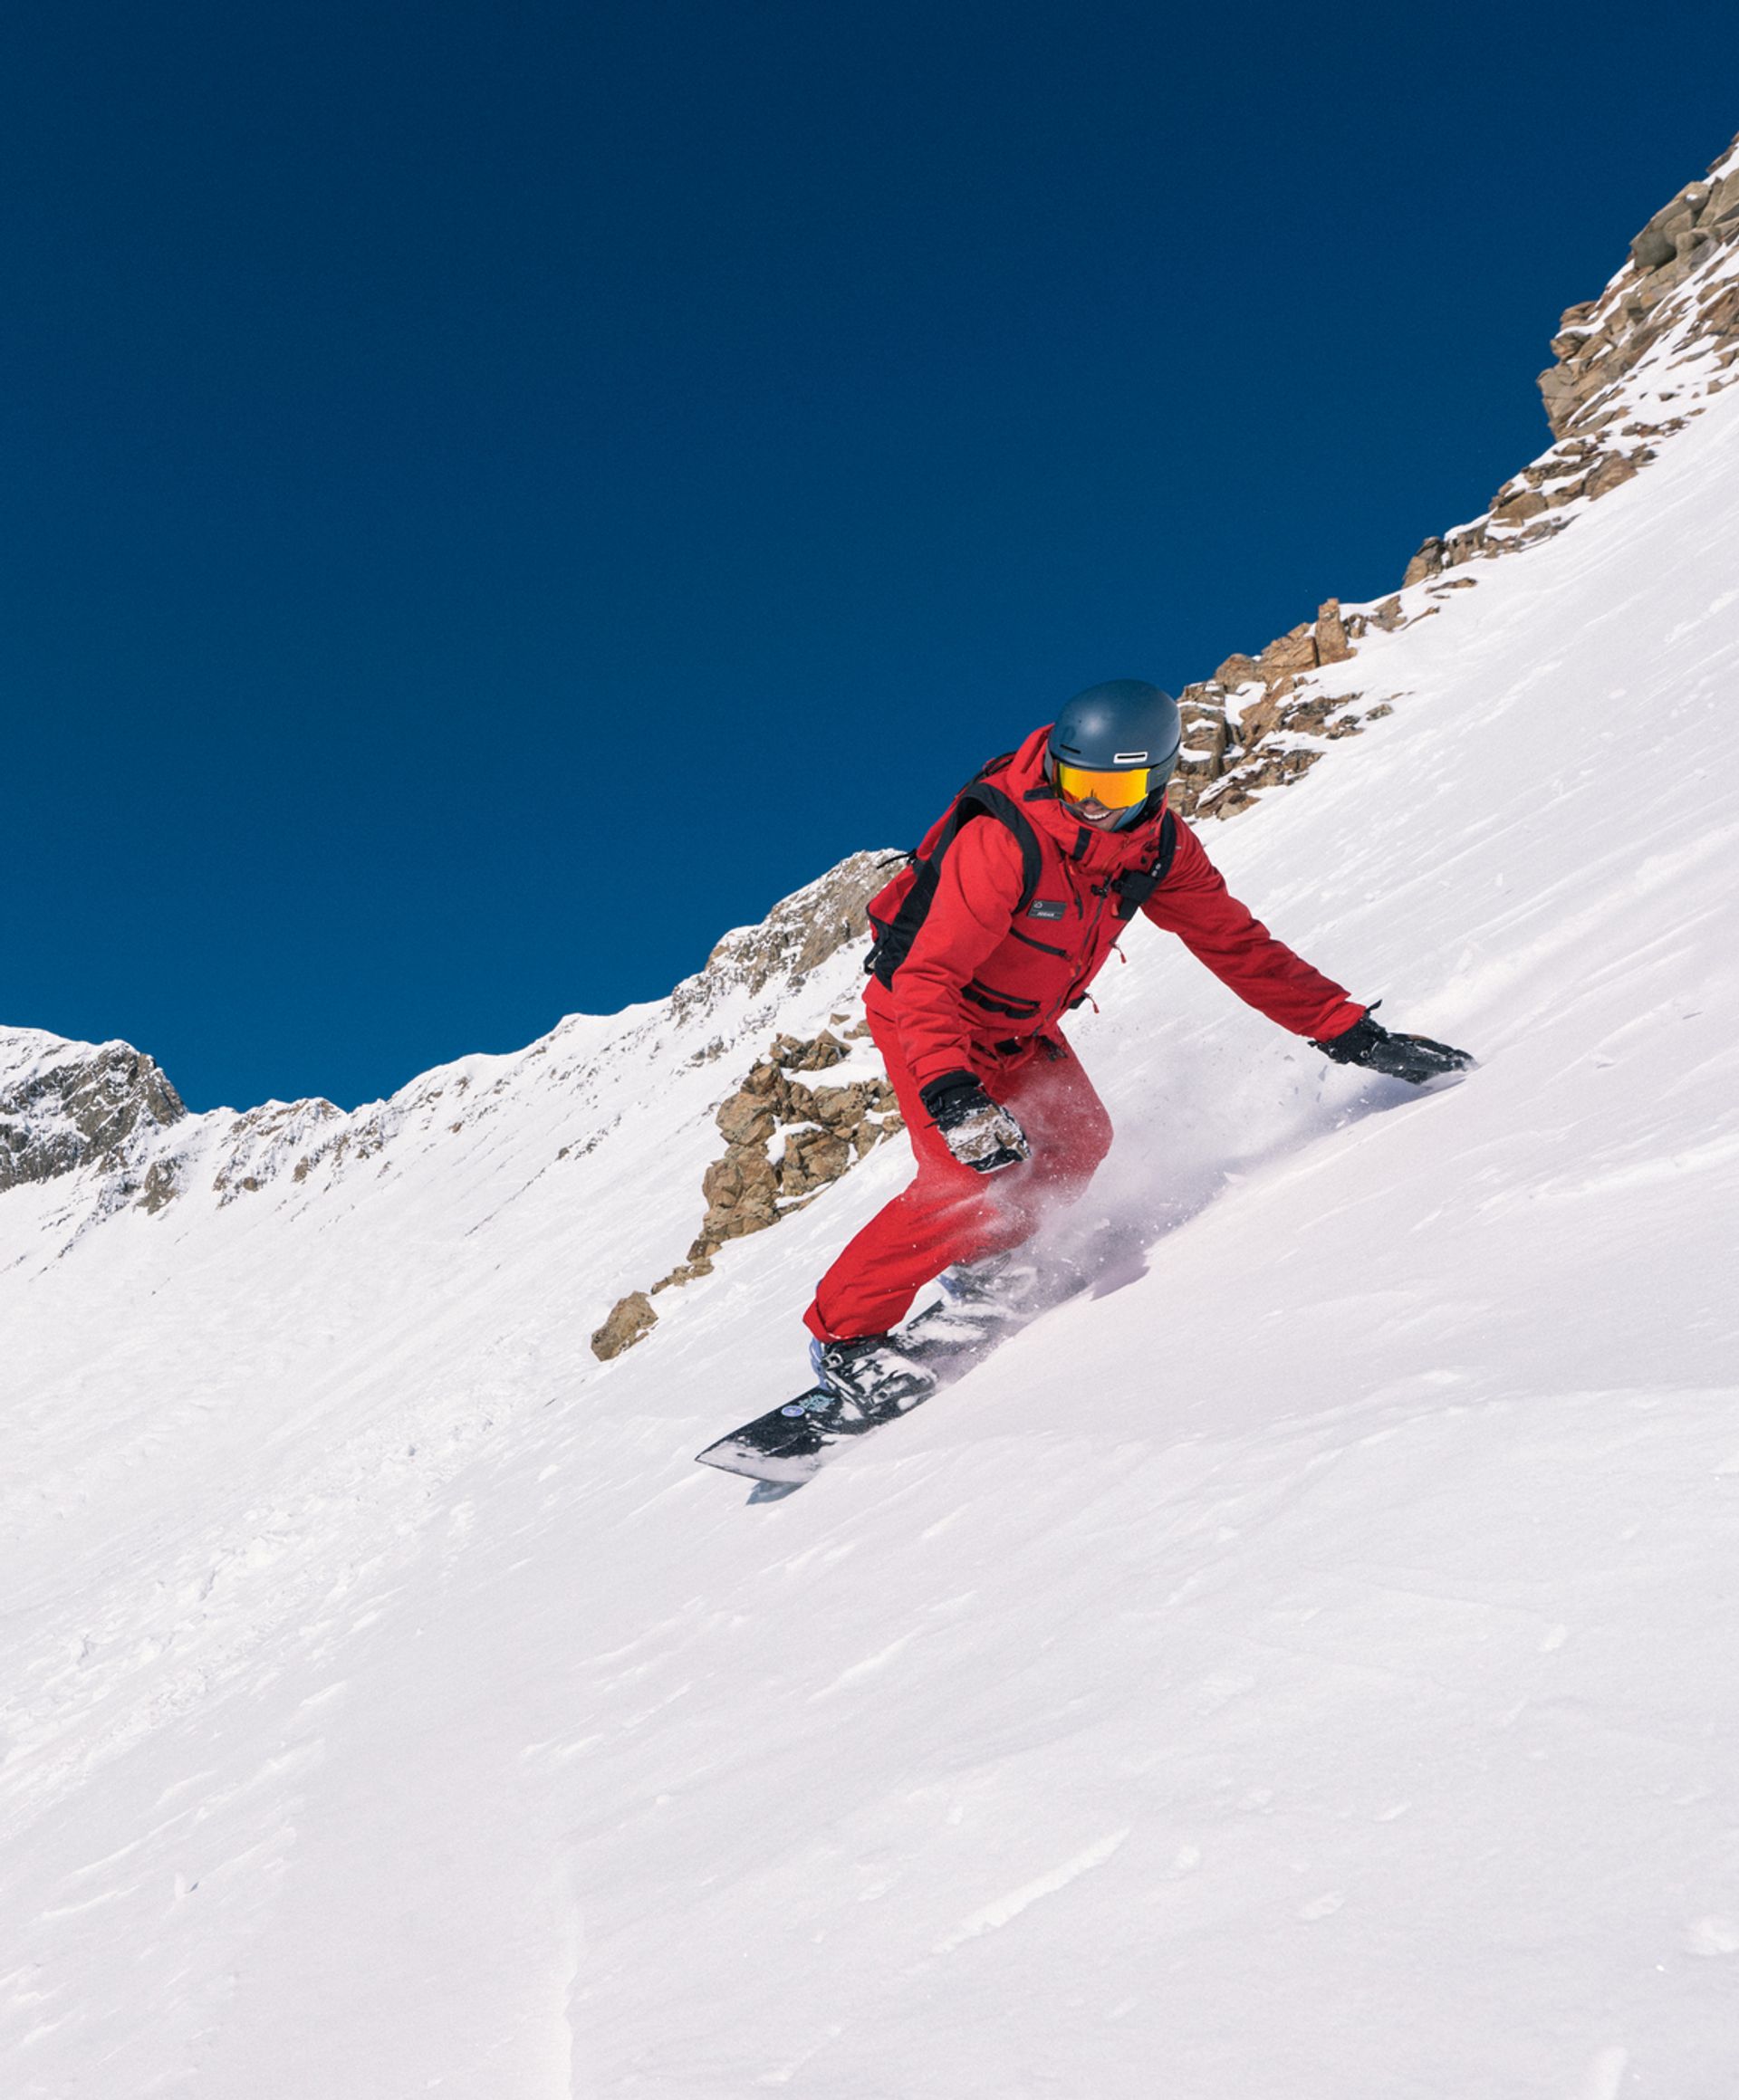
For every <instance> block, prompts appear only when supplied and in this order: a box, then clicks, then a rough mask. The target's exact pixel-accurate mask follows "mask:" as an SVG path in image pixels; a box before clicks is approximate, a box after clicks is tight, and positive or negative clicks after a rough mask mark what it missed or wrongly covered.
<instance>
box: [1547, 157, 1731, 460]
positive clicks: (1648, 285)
mask: <svg viewBox="0 0 1739 2100" xmlns="http://www.w3.org/2000/svg"><path fill="white" fill-rule="evenodd" d="M1735 143H1736V144H1739V141H1736V142H1735ZM1736 246H1739V154H1735V153H1734V151H1732V150H1729V152H1728V153H1727V155H1726V156H1725V158H1723V159H1721V160H1718V161H1716V162H1715V165H1714V167H1712V168H1710V170H1709V175H1708V178H1707V179H1705V180H1704V181H1701V182H1689V183H1686V186H1685V187H1684V188H1683V189H1681V190H1680V191H1679V193H1678V195H1677V197H1674V199H1673V200H1672V202H1671V203H1670V204H1668V205H1667V206H1663V208H1662V209H1661V210H1659V211H1657V213H1656V214H1655V216H1654V217H1653V218H1651V219H1650V220H1649V222H1648V225H1646V226H1644V228H1643V229H1642V231H1641V232H1640V233H1639V234H1638V235H1637V237H1636V238H1635V240H1633V241H1632V242H1631V244H1630V260H1629V263H1628V264H1626V266H1625V267H1624V268H1623V269H1622V270H1620V271H1619V273H1618V275H1617V276H1616V277H1614V278H1613V280H1612V281H1611V283H1609V285H1608V286H1607V288H1606V290H1605V291H1604V292H1602V293H1601V294H1600V298H1598V299H1591V300H1589V301H1586V302H1584V303H1583V304H1581V305H1580V306H1572V307H1570V308H1568V309H1567V310H1566V311H1565V312H1564V314H1563V316H1562V318H1561V321H1559V323H1558V333H1557V334H1556V335H1555V336H1554V337H1553V338H1552V355H1553V356H1554V357H1555V358H1556V359H1557V360H1558V361H1557V362H1556V364H1554V365H1552V367H1551V368H1550V369H1548V370H1546V371H1543V372H1542V373H1541V375H1540V393H1541V398H1542V400H1543V401H1544V402H1545V407H1546V417H1547V419H1548V421H1549V422H1550V423H1551V425H1552V436H1554V437H1558V438H1565V437H1575V436H1595V435H1597V434H1598V433H1600V432H1601V431H1603V430H1605V429H1606V428H1607V427H1609V425H1610V424H1611V423H1612V422H1613V421H1614V420H1616V419H1618V418H1619V417H1622V416H1623V414H1624V413H1625V408H1624V405H1622V404H1620V403H1619V402H1618V401H1617V400H1616V398H1615V396H1616V392H1617V389H1618V388H1619V383H1620V381H1622V380H1623V379H1627V378H1628V377H1629V376H1630V375H1631V374H1632V373H1634V372H1636V371H1637V370H1638V368H1639V367H1640V366H1641V365H1642V364H1643V363H1644V361H1645V360H1647V359H1648V355H1649V353H1650V352H1651V351H1652V350H1656V349H1657V348H1658V347H1659V346H1661V345H1662V344H1663V343H1665V342H1666V340H1667V338H1668V337H1669V336H1670V335H1672V334H1673V333H1674V332H1675V331H1681V330H1684V329H1685V328H1686V325H1687V324H1688V326H1689V328H1690V329H1691V331H1694V332H1695V334H1696V336H1697V337H1698V338H1699V339H1700V340H1702V341H1703V342H1704V343H1705V345H1706V346H1707V347H1708V348H1709V350H1712V351H1713V353H1714V361H1715V367H1716V369H1717V370H1719V371H1721V372H1725V371H1726V370H1727V369H1728V368H1730V367H1731V366H1732V365H1733V364H1734V361H1735V360H1739V276H1735V274H1734V273H1732V272H1730V271H1723V270H1720V269H1718V268H1712V267H1711V266H1710V265H1711V264H1715V263H1716V262H1717V261H1718V260H1720V259H1721V257H1722V254H1723V251H1731V250H1732V249H1734V247H1736ZM1709 390H1711V391H1712V390H1713V388H1710V389H1709Z"/></svg>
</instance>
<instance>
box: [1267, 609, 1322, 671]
mask: <svg viewBox="0 0 1739 2100" xmlns="http://www.w3.org/2000/svg"><path fill="white" fill-rule="evenodd" d="M1257 662H1258V663H1259V664H1260V665H1261V666H1262V676H1263V678H1264V679H1266V680H1267V681H1268V682H1269V683H1270V684H1273V682H1274V681H1275V680H1277V679H1280V678H1290V677H1296V676H1297V675H1298V674H1299V673H1300V672H1301V671H1313V670H1315V668H1316V637H1315V635H1314V634H1313V633H1312V632H1311V624H1310V622H1309V621H1308V620H1305V621H1302V622H1301V623H1300V624H1299V625H1298V626H1297V627H1295V628H1291V629H1290V630H1289V631H1288V632H1287V633H1285V634H1283V635H1281V636H1280V637H1279V638H1277V639H1275V640H1273V641H1272V642H1270V643H1269V645H1268V647H1266V648H1265V649H1263V652H1262V655H1261V656H1260V657H1258V658H1257Z"/></svg>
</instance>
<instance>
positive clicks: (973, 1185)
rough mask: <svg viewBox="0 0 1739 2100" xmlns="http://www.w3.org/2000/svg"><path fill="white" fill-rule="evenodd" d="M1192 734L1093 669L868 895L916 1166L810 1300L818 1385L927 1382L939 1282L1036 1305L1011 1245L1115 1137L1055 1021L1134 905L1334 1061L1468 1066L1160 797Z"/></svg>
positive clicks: (881, 1042)
mask: <svg viewBox="0 0 1739 2100" xmlns="http://www.w3.org/2000/svg"><path fill="white" fill-rule="evenodd" d="M1182 742H1183V723H1182V717H1181V715H1180V714H1179V712H1178V708H1177V702H1176V701H1175V700H1174V699H1173V698H1172V697H1171V695H1169V694H1168V693H1165V692H1162V691H1161V690H1160V689H1159V688H1158V686H1149V685H1147V684H1145V683H1143V682H1142V681H1141V680H1140V679H1139V678H1115V679H1112V680H1111V681H1110V683H1109V684H1106V685H1100V686H1090V687H1089V688H1088V689H1087V691H1085V692H1084V693H1078V694H1076V695H1075V696H1074V698H1073V699H1072V700H1071V701H1070V702H1069V703H1068V705H1066V706H1065V707H1064V708H1063V710H1062V714H1059V716H1058V717H1057V720H1056V721H1055V723H1054V724H1052V725H1051V726H1050V727H1048V728H1044V729H1035V730H1034V731H1033V734H1031V735H1030V736H1029V737H1028V738H1027V739H1026V741H1025V742H1024V743H1023V744H1022V745H1021V747H1020V748H1019V750H1018V751H1015V752H1014V753H1011V754H1010V755H1008V756H1007V757H1005V758H1002V759H994V760H993V761H992V762H990V763H989V764H988V765H987V766H985V768H984V770H983V771H982V772H980V773H979V774H978V775H977V776H976V777H975V779H974V780H973V781H972V782H969V783H968V785H967V786H966V788H964V789H963V790H962V791H961V792H960V794H959V795H958V796H956V799H955V801H954V802H953V803H952V804H951V805H950V807H949V809H948V810H947V811H946V812H945V814H944V815H943V816H942V817H941V818H939V819H938V820H937V822H936V823H935V824H934V825H933V826H932V827H931V828H930V829H929V831H928V832H927V834H926V836H925V838H924V840H923V842H922V844H921V845H920V846H919V848H918V852H917V854H916V855H914V856H913V858H912V863H911V865H910V866H909V867H908V868H905V869H903V870H902V871H901V872H900V873H899V874H898V875H897V876H896V877H894V879H893V880H892V881H891V882H890V883H889V885H888V886H887V887H885V888H884V889H883V890H882V891H881V892H880V893H879V896H877V897H875V898H874V899H873V900H872V901H871V903H870V906H869V919H870V925H871V929H872V931H873V932H874V934H875V936H876V937H875V943H874V945H873V947H872V949H871V953H870V958H869V970H870V973H871V974H870V980H869V985H868V986H867V988H866V990H865V994H864V1004H865V1008H866V1011H867V1014H868V1018H869V1031H870V1034H871V1036H872V1037H873V1038H874V1040H875V1043H876V1047H877V1049H878V1050H879V1051H880V1052H881V1055H882V1059H883V1060H884V1062H885V1064H886V1066H887V1069H888V1077H889V1080H890V1082H891V1083H892V1086H893V1088H894V1092H895V1094H896V1095H897V1097H898V1101H899V1107H900V1112H901V1114H902V1115H903V1116H904V1117H905V1120H906V1128H907V1131H908V1134H909V1136H910V1137H911V1141H912V1150H913V1152H914V1153H915V1154H916V1155H917V1160H918V1173H917V1176H916V1178H915V1179H914V1180H913V1181H912V1183H911V1184H910V1185H909V1186H908V1188H906V1189H905V1190H904V1191H903V1192H902V1193H901V1194H898V1195H897V1196H896V1197H895V1198H894V1199H893V1201H892V1202H891V1203H888V1204H887V1205H886V1206H885V1207H884V1208H883V1209H882V1210H881V1211H879V1213H877V1214H876V1216H875V1217H873V1218H872V1219H871V1220H870V1221H869V1223H868V1224H867V1225H866V1226H865V1227H864V1228H863V1230H862V1231H861V1232H859V1233H858V1234H857V1236H856V1237H855V1238H854V1239H853V1240H852V1241H851V1242H850V1244H849V1245H848V1246H847V1247H846V1249H845V1251H844V1252H843V1253H841V1256H840V1257H839V1259H838V1260H837V1261H835V1262H834V1263H833V1265H832V1267H831V1269H830V1270H829V1271H827V1273H826V1275H825V1276H823V1277H822V1278H821V1283H820V1285H819V1286H818V1287H817V1290H816V1293H815V1300H814V1303H813V1304H812V1306H811V1307H810V1309H809V1311H808V1312H807V1314H806V1315H805V1316H804V1318H805V1324H806V1325H807V1326H808V1328H809V1330H810V1333H811V1335H812V1337H813V1339H812V1343H811V1345H810V1355H811V1360H812V1364H813V1366H814V1371H815V1377H816V1382H817V1386H818V1387H819V1388H820V1390H821V1392H823V1393H826V1394H829V1395H834V1396H836V1397H837V1398H838V1399H841V1400H844V1401H850V1402H853V1403H855V1404H856V1405H857V1407H858V1408H859V1409H860V1410H861V1411H863V1412H864V1413H867V1414H882V1413H884V1412H887V1413H891V1412H898V1411H901V1410H903V1409H904V1408H907V1407H909V1406H911V1405H915V1404H916V1402H918V1400H920V1399H922V1398H923V1397H925V1396H926V1395H927V1393H928V1392H929V1391H930V1389H931V1388H932V1387H933V1386H934V1385H935V1383H936V1376H935V1373H934V1372H933V1371H931V1370H930V1369H928V1368H927V1367H926V1366H925V1364H924V1363H923V1362H922V1361H921V1360H920V1356H919V1354H914V1353H910V1352H908V1350H907V1349H906V1348H903V1347H902V1346H901V1342H900V1339H899V1338H898V1336H897V1335H895V1334H894V1333H892V1331H891V1330H892V1329H894V1328H897V1327H898V1323H899V1322H900V1320H901V1319H902V1318H904V1317H905V1315H906V1313H907V1312H908V1310H909V1309H910V1306H911V1303H912V1300H913V1299H914V1298H915V1297H916V1295H917V1293H918V1290H920V1289H921V1288H922V1287H923V1286H924V1285H925V1284H926V1283H928V1282H929V1281H930V1280H932V1279H934V1278H936V1277H938V1276H940V1277H941V1279H942V1282H943V1288H944V1291H945V1293H946V1295H947V1297H948V1298H949V1299H950V1300H951V1301H952V1302H953V1304H954V1305H955V1306H956V1307H964V1308H965V1309H967V1310H968V1311H969V1312H971V1313H973V1314H975V1315H976V1316H979V1317H981V1318H984V1319H985V1321H986V1322H994V1320H995V1319H996V1318H998V1317H999V1316H1000V1317H1009V1316H1012V1315H1013V1314H1014V1313H1015V1312H1017V1311H1018V1310H1019V1309H1020V1302H1021V1299H1022V1297H1023V1293H1025V1292H1027V1291H1030V1290H1031V1289H1032V1287H1033V1282H1034V1280H1035V1276H1036V1272H1035V1271H1033V1268H1032V1266H1031V1264H1029V1263H1023V1261H1020V1260H1019V1258H1018V1257H1016V1256H1015V1255H1014V1250H1015V1249H1017V1248H1019V1247H1020V1246H1021V1245H1022V1244H1023V1242H1026V1241H1027V1240H1029V1239H1030V1238H1031V1237H1032V1235H1033V1232H1035V1231H1036V1229H1037V1227H1038V1225H1039V1223H1040V1220H1041V1218H1042V1216H1043V1214H1044V1213H1046V1212H1047V1211H1048V1210H1050V1209H1051V1208H1052V1207H1053V1206H1055V1205H1058V1204H1061V1203H1070V1202H1072V1201H1073V1200H1074V1199H1075V1198H1076V1197H1077V1196H1079V1195H1080V1194H1081V1192H1082V1191H1083V1190H1084V1189H1085V1188H1086V1186H1087V1184H1088V1183H1089V1181H1090V1180H1091V1178H1092V1175H1093V1174H1094V1172H1095V1170H1096V1169H1097V1167H1098V1166H1099V1164H1100V1161H1101V1160H1102V1159H1103V1158H1104V1156H1105V1155H1106V1153H1107V1151H1108V1150H1109V1149H1110V1142H1111V1126H1110V1118H1109V1117H1107V1115H1106V1113H1105V1109H1104V1107H1103V1105H1102V1104H1101V1103H1100V1098H1099V1096H1098V1095H1097V1094H1096V1093H1095V1092H1094V1090H1093V1086H1092V1082H1091V1081H1090V1079H1088V1077H1087V1075H1086V1073H1085V1072H1084V1071H1083V1070H1082V1069H1081V1065H1080V1063H1079V1062H1078V1060H1076V1058H1075V1055H1074V1052H1073V1051H1072V1050H1071V1049H1070V1048H1069V1045H1068V1044H1067V1042H1066V1041H1065V1040H1063V1038H1062V1033H1061V1032H1060V1026H1059V1024H1060V1022H1061V1021H1062V1015H1063V1014H1064V1013H1065V1012H1068V1010H1069V1009H1070V1008H1071V1007H1075V1006H1079V1005H1081V1002H1083V1000H1084V999H1085V998H1086V996H1087V988H1088V986H1089V985H1090V983H1092V981H1093V978H1094V976H1095V975H1096V974H1097V973H1098V972H1099V970H1100V966H1101V965H1102V964H1104V963H1105V961H1106V960H1107V958H1108V957H1109V955H1110V951H1111V949H1112V947H1113V945H1115V943H1116V940H1117V937H1118V935H1119V933H1120V932H1121V931H1122V928H1123V926H1124V925H1126V924H1127V922H1128V921H1129V919H1130V918H1132V917H1133V916H1134V915H1135V913H1136V911H1137V910H1140V911H1142V912H1145V913H1146V915H1147V916H1148V918H1150V919H1151V920H1152V921H1153V922H1154V924H1155V925H1159V926H1163V927H1165V929H1166V930H1167V933H1173V934H1176V935H1177V936H1178V937H1179V939H1181V940H1182V941H1183V943H1184V945H1186V946H1187V948H1188V949H1189V950H1190V952H1191V953H1192V954H1194V955H1196V957H1197V959H1198V960H1199V961H1201V962H1203V963H1206V964H1207V966H1208V968H1209V969H1210V970H1212V971H1213V972H1214V973H1215V976H1217V977H1218V978H1220V979H1221V981H1222V982H1223V983H1225V984H1227V985H1229V986H1230V987H1231V989H1232V990H1233V991H1234V992H1236V993H1237V994H1238V995H1239V997H1240V998H1242V999H1244V1000H1246V1001H1247V1002H1249V1003H1250V1004H1251V1005H1252V1006H1254V1007H1255V1008H1256V1009H1257V1010H1258V1012H1263V1013H1265V1014H1266V1015H1267V1016H1268V1018H1269V1019H1270V1020H1271V1021H1278V1022H1279V1023H1280V1025H1281V1026H1282V1027H1283V1028H1288V1029H1291V1030H1292V1031H1293V1033H1295V1034H1297V1035H1301V1036H1305V1037H1308V1038H1310V1039H1311V1040H1312V1041H1313V1042H1314V1043H1315V1046H1316V1048H1317V1049H1318V1050H1321V1051H1323V1052H1324V1053H1325V1054H1326V1055H1327V1056H1329V1057H1331V1058H1333V1059H1335V1060H1337V1061H1338V1062H1340V1063H1341V1064H1353V1065H1364V1066H1367V1067H1368V1068H1369V1069H1371V1070H1373V1071H1378V1072H1386V1073H1389V1074H1392V1075H1393V1076H1394V1077H1396V1078H1398V1079H1407V1080H1410V1081H1411V1082H1413V1083H1414V1084H1415V1085H1420V1084H1423V1083H1424V1081H1426V1080H1427V1079H1432V1078H1434V1077H1436V1076H1437V1075H1439V1074H1442V1073H1446V1072H1453V1071H1457V1070H1460V1069H1464V1068H1465V1067H1466V1066H1468V1065H1470V1064H1471V1063H1472V1062H1473V1060H1472V1059H1471V1058H1470V1057H1468V1055H1467V1054H1466V1052H1465V1051H1463V1050H1453V1049H1451V1048H1450V1047H1449V1046H1448V1045H1446V1044H1445V1043H1439V1042H1433V1041H1431V1040H1429V1039H1428V1038H1427V1037H1424V1036H1416V1035H1392V1034H1390V1033H1389V1032H1388V1030H1387V1029H1385V1028H1384V1027H1383V1026H1382V1025H1381V1024H1380V1023H1379V1021H1376V1020H1374V1019H1373V1018H1372V1015H1371V1011H1370V1009H1369V1007H1367V1006H1362V1005H1360V1004H1359V1002H1357V1001H1355V1000H1353V999H1350V997H1349V996H1348V995H1347V993H1346V992H1344V991H1343V990H1342V989H1341V987H1340V985H1339V984H1336V983H1332V982H1331V980H1330V979H1328V978H1327V977H1324V976H1322V975H1321V973H1319V972H1318V971H1315V970H1313V969H1311V966H1310V964H1308V963H1305V962H1303V961H1302V959H1301V958H1300V957H1299V956H1297V955H1295V954H1293V953H1292V950H1291V949H1290V948H1287V947H1285V946H1283V945H1282V944H1281V943H1280V942H1279V941H1277V940H1275V939H1274V938H1273V935H1271V934H1270V933H1269V932H1268V930H1267V928H1266V927H1265V926H1263V925H1260V924H1259V923H1258V922H1257V920H1256V919H1254V917H1253V916H1251V914H1250V913H1249V912H1248V911H1247V910H1246V909H1245V908H1244V906H1243V905H1241V904H1240V903H1238V901H1237V900H1236V898H1235V897H1232V896H1231V895H1230V894H1229V893H1228V891H1227V889H1226V887H1225V882H1224V880H1223V879H1222V877H1220V875H1219V874H1218V873H1217V872H1216V870H1215V868H1214V866H1213V864H1212V862H1211V861H1210V860H1209V859H1208V857H1207V853H1206V849H1204V848H1203V846H1202V844H1201V842H1200V840H1199V839H1197V838H1196V834H1195V832H1194V831H1192V830H1191V829H1189V827H1188V826H1187V825H1186V824H1185V823H1183V822H1182V821H1181V820H1179V819H1178V818H1177V815H1176V814H1175V813H1174V812H1172V811H1171V810H1167V807H1166V786H1167V782H1168V781H1169V780H1170V778H1171V775H1172V772H1173V770H1174V768H1175V767H1176V765H1177V755H1178V751H1179V748H1180V746H1181V744H1182Z"/></svg>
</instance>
